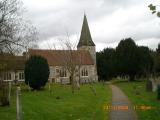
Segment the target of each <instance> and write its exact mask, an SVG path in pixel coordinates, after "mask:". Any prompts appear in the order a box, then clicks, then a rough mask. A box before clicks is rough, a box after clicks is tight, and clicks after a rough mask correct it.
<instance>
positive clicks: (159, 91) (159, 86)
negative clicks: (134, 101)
mask: <svg viewBox="0 0 160 120" xmlns="http://www.w3.org/2000/svg"><path fill="white" fill-rule="evenodd" d="M157 93H158V96H157V99H158V100H160V85H158V89H157Z"/></svg>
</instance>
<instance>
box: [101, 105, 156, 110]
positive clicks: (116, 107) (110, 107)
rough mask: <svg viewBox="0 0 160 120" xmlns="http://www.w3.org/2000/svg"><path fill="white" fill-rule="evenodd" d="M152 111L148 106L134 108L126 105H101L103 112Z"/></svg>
mask: <svg viewBox="0 0 160 120" xmlns="http://www.w3.org/2000/svg"><path fill="white" fill-rule="evenodd" d="M129 109H134V110H153V109H155V108H154V107H152V106H149V105H135V106H128V105H103V110H129Z"/></svg>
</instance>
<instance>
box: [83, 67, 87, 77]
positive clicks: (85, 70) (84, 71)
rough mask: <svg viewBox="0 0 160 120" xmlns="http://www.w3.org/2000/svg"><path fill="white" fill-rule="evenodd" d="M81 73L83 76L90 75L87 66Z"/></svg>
mask: <svg viewBox="0 0 160 120" xmlns="http://www.w3.org/2000/svg"><path fill="white" fill-rule="evenodd" d="M81 75H82V76H88V70H87V69H86V68H84V69H82V71H81Z"/></svg>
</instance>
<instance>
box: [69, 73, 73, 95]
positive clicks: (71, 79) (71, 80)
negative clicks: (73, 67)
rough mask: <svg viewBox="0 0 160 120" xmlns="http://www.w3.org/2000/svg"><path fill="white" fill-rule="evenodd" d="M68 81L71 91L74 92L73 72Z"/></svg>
mask: <svg viewBox="0 0 160 120" xmlns="http://www.w3.org/2000/svg"><path fill="white" fill-rule="evenodd" d="M70 83H71V90H72V93H73V94H74V80H73V74H71V76H70Z"/></svg>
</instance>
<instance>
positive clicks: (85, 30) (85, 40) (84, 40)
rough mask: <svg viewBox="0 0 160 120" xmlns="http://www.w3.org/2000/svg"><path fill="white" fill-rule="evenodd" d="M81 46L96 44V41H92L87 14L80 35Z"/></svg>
mask: <svg viewBox="0 0 160 120" xmlns="http://www.w3.org/2000/svg"><path fill="white" fill-rule="evenodd" d="M81 46H95V44H94V42H93V41H92V37H91V33H90V30H89V26H88V22H87V17H86V15H85V14H84V19H83V25H82V30H81V36H80V40H79V43H78V45H77V47H81Z"/></svg>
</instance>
